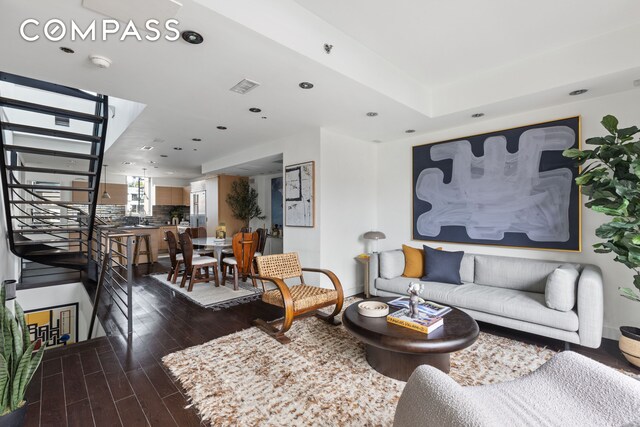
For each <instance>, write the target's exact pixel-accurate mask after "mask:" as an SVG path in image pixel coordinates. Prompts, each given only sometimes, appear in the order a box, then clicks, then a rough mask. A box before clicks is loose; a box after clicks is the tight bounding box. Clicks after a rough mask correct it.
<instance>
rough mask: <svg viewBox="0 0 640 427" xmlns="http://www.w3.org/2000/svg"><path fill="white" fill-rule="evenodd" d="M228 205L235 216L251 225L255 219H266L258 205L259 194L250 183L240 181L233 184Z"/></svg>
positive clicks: (228, 195) (228, 196) (243, 180)
mask: <svg viewBox="0 0 640 427" xmlns="http://www.w3.org/2000/svg"><path fill="white" fill-rule="evenodd" d="M227 204H228V205H229V207H230V208H231V211H232V212H233V216H235V217H236V218H238V219H239V220H242V221H244V222H245V224H246V225H249V221H251V220H252V219H253V218H258V219H265V218H266V216H264V215H262V209H260V206H259V205H258V192H257V191H256V190H255V189H253V188H251V186H250V185H249V181H248V180H246V179H239V180H237V181H233V182H232V183H231V191H230V192H229V194H227Z"/></svg>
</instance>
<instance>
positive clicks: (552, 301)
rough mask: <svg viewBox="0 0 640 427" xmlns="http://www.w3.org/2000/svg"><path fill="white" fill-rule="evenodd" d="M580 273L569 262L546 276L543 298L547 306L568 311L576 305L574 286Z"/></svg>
mask: <svg viewBox="0 0 640 427" xmlns="http://www.w3.org/2000/svg"><path fill="white" fill-rule="evenodd" d="M579 276H580V273H578V270H576V268H575V267H574V266H573V265H571V264H563V265H561V266H560V267H558V268H556V269H555V270H553V271H552V272H551V274H549V276H548V277H547V286H546V288H545V291H544V299H545V302H546V304H547V307H549V308H552V309H554V310H559V311H569V310H571V309H573V307H574V306H575V305H576V286H577V285H578V277H579Z"/></svg>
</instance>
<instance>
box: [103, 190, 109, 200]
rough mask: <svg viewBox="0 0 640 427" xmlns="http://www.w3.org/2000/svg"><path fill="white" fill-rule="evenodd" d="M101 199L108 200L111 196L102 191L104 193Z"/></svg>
mask: <svg viewBox="0 0 640 427" xmlns="http://www.w3.org/2000/svg"><path fill="white" fill-rule="evenodd" d="M102 198H103V199H110V198H111V194H109V193H108V192H107V190H104V193H102Z"/></svg>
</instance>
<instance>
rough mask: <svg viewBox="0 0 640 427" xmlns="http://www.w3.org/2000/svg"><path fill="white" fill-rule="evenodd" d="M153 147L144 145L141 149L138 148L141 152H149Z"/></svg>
mask: <svg viewBox="0 0 640 427" xmlns="http://www.w3.org/2000/svg"><path fill="white" fill-rule="evenodd" d="M153 148H154V147H152V146H150V145H145V146H143V147H140V149H141V150H143V151H151V150H153Z"/></svg>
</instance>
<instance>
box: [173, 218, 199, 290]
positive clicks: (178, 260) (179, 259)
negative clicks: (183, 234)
mask: <svg viewBox="0 0 640 427" xmlns="http://www.w3.org/2000/svg"><path fill="white" fill-rule="evenodd" d="M165 237H166V239H167V246H168V247H169V260H170V261H171V268H170V269H169V275H168V276H167V280H168V281H170V282H171V283H173V284H174V285H175V283H176V281H177V280H178V276H179V275H180V267H183V266H184V256H183V255H182V251H181V250H180V248H179V247H178V241H177V239H176V235H175V234H173V231H171V230H167V231H166V232H165ZM193 256H194V257H199V256H200V255H198V254H196V253H194V254H193Z"/></svg>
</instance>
